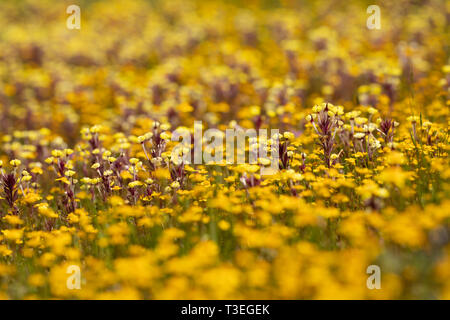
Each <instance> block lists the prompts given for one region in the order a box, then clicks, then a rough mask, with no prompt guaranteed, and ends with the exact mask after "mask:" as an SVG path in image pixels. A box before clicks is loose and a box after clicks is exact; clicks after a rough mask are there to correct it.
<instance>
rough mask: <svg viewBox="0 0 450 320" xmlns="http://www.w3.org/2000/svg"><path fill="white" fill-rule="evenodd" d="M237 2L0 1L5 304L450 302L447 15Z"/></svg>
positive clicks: (427, 10)
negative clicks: (73, 279) (216, 135)
mask: <svg viewBox="0 0 450 320" xmlns="http://www.w3.org/2000/svg"><path fill="white" fill-rule="evenodd" d="M245 3H246V4H245V6H244V4H241V3H239V2H238V1H223V2H222V1H186V0H175V1H172V0H171V1H138V0H133V1H130V0H123V1H117V0H113V1H90V2H89V1H80V2H79V3H78V5H79V6H80V8H81V28H80V29H79V30H70V29H68V28H67V27H66V19H67V18H68V14H67V13H66V7H67V6H68V5H69V4H71V3H66V1H48V0H44V1H29V0H25V1H9V2H1V4H0V166H1V174H0V197H1V198H0V298H2V299H33V298H42V299H50V298H58V299H68V298H69V299H72V298H75V299H115V298H119V299H127V298H131V299H250V298H252V299H352V298H356V299H399V298H404V299H414V298H427V299H430V298H431V299H437V298H439V299H450V183H449V181H450V168H449V164H450V161H449V150H450V141H449V125H450V118H449V107H450V60H449V24H450V5H449V4H450V3H449V2H447V3H446V2H445V1H441V0H429V1H424V2H423V3H420V2H417V3H419V4H413V3H414V1H404V0H399V1H380V4H379V5H380V8H381V29H379V30H377V29H375V30H369V29H368V28H367V26H366V20H367V18H368V16H369V15H368V13H367V12H366V8H367V6H368V4H367V3H366V2H365V1H344V2H341V1H329V2H327V1H316V2H314V1H311V2H309V1H308V2H306V1H302V2H298V1H287V0H286V1H282V0H280V1H257V0H252V1H246V2H245ZM194 121H201V124H202V127H203V129H204V130H206V129H208V128H216V129H218V130H221V131H225V130H226V129H229V128H235V129H236V128H242V129H249V128H254V129H261V128H262V129H278V130H279V133H280V134H279V135H277V136H276V137H273V138H277V139H278V140H279V148H278V149H277V150H276V152H277V155H278V156H279V168H280V170H279V171H278V172H274V173H273V174H271V175H261V174H260V168H261V167H263V166H267V165H269V162H270V161H268V159H264V158H259V159H258V162H257V163H247V164H230V163H226V162H224V161H216V162H204V163H201V164H193V163H186V162H183V161H181V162H180V161H175V160H174V159H173V152H172V151H173V149H174V148H175V146H176V145H177V144H178V142H177V141H172V140H173V139H171V137H172V134H173V133H174V132H175V130H177V128H178V129H180V128H183V130H184V131H188V132H190V133H193V131H194ZM248 140H249V141H248V143H247V146H246V149H245V150H240V151H241V152H243V151H245V153H246V154H247V155H248V154H249V153H250V152H251V151H252V150H253V148H254V147H255V146H258V144H259V143H261V141H260V139H256V140H255V139H248ZM195 142H196V141H194V139H192V143H193V144H194V143H195ZM203 149H204V150H203V151H204V154H205V153H211V152H215V151H212V150H211V148H208V146H207V143H205V142H204V144H203ZM228 149H229V148H228ZM182 151H183V150H182ZM226 151H227V152H229V151H230V150H226ZM231 151H233V152H234V151H235V150H231ZM269 151H274V152H275V149H273V148H272V149H270V148H269ZM184 152H185V153H186V152H190V151H189V150H187V151H186V150H184ZM371 265H375V266H378V267H379V268H380V270H381V281H380V283H381V289H370V288H368V286H367V279H368V277H369V276H370V274H368V273H367V268H368V267H369V266H371ZM74 268H75V269H74ZM77 268H78V269H77ZM73 270H75V271H77V270H78V271H79V272H80V276H81V283H80V286H79V288H71V287H70V285H68V277H70V276H71V275H72V271H73Z"/></svg>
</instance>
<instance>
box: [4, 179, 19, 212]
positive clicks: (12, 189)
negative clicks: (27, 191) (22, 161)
mask: <svg viewBox="0 0 450 320" xmlns="http://www.w3.org/2000/svg"><path fill="white" fill-rule="evenodd" d="M16 182H17V180H16V177H15V176H14V174H13V173H8V174H3V175H2V177H1V184H2V186H3V195H4V198H5V200H6V202H7V203H8V205H9V207H10V208H11V209H12V210H13V212H14V213H15V214H17V213H18V209H17V206H16V204H15V202H16V200H17V198H18V196H19V195H18V191H17V184H16Z"/></svg>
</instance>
